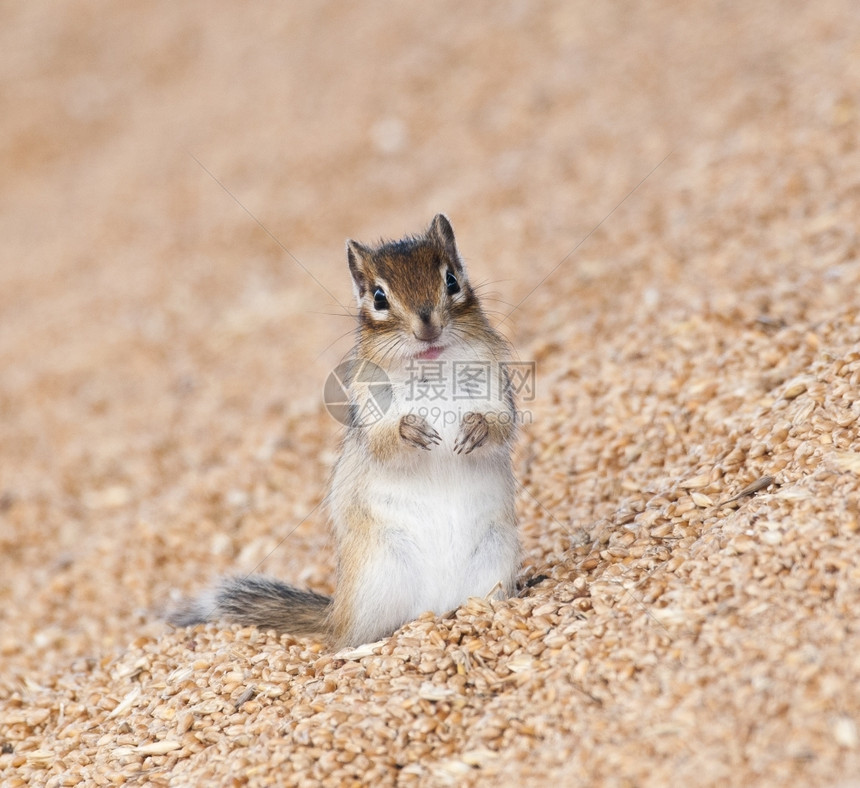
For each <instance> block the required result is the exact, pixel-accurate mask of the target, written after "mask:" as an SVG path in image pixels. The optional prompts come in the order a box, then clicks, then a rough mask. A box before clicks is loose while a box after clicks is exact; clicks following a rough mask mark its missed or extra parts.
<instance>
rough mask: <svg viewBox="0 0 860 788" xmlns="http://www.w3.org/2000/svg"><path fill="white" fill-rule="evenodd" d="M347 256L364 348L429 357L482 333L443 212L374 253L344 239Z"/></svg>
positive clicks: (390, 354)
mask: <svg viewBox="0 0 860 788" xmlns="http://www.w3.org/2000/svg"><path fill="white" fill-rule="evenodd" d="M346 253H347V260H348V262H349V271H350V274H352V283H353V287H354V290H355V297H356V300H357V302H358V319H359V326H360V332H361V336H362V338H363V340H364V344H365V350H371V349H372V350H375V354H379V355H384V356H386V357H390V358H392V359H395V358H400V359H409V358H417V359H421V360H432V359H435V358H438V357H439V355H440V354H441V353H442V352H444V351H445V350H446V349H448V348H451V347H454V346H456V345H458V344H462V343H463V342H464V341H468V340H469V339H470V338H474V336H475V335H476V334H477V333H478V332H480V331H481V330H483V331H486V330H487V324H486V320H485V318H484V316H483V313H482V312H481V308H480V305H479V304H478V299H477V297H476V296H475V293H474V292H473V290H472V288H471V286H470V285H469V281H468V279H467V277H466V270H465V268H464V267H463V263H462V261H461V260H460V255H459V253H458V252H457V244H456V241H455V240H454V231H453V229H451V223H450V222H449V221H448V219H447V218H446V217H445V216H443V215H442V214H441V213H440V214H438V215H437V216H436V217H435V218H434V219H433V221H432V222H431V223H430V227H429V229H428V230H427V232H426V233H424V234H423V235H419V236H415V237H410V238H405V239H403V240H402V241H393V242H387V243H383V244H381V245H380V246H378V247H375V248H370V247H367V246H363V245H362V244H359V243H356V242H355V241H347V244H346ZM368 342H370V343H372V348H371V347H367V344H368Z"/></svg>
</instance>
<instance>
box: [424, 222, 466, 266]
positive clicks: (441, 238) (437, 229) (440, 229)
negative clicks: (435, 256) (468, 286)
mask: <svg viewBox="0 0 860 788" xmlns="http://www.w3.org/2000/svg"><path fill="white" fill-rule="evenodd" d="M427 238H429V239H430V240H431V241H433V243H435V244H436V245H437V246H439V247H440V248H441V249H442V250H444V252H445V256H446V257H447V258H448V260H449V261H450V263H451V265H453V266H454V268H455V269H456V270H457V271H459V272H462V271H463V262H462V261H461V260H460V253H459V252H458V251H457V241H456V240H455V238H454V228H453V227H451V222H449V221H448V217H447V216H445V214H444V213H437V214H436V215H435V216H434V217H433V221H432V222H430V229H429V230H427Z"/></svg>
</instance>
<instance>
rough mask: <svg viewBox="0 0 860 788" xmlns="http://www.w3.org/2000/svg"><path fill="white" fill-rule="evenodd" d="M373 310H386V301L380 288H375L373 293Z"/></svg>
mask: <svg viewBox="0 0 860 788" xmlns="http://www.w3.org/2000/svg"><path fill="white" fill-rule="evenodd" d="M373 308H374V309H379V310H380V311H381V310H383V309H388V299H387V298H386V297H385V291H384V290H383V289H382V288H381V287H377V288H376V290H374V291H373Z"/></svg>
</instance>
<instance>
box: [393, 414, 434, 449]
mask: <svg viewBox="0 0 860 788" xmlns="http://www.w3.org/2000/svg"><path fill="white" fill-rule="evenodd" d="M400 438H401V440H403V441H404V442H405V443H408V444H409V445H410V446H414V447H415V448H416V449H426V450H427V451H430V449H431V448H432V447H433V446H436V445H437V444H439V443H441V442H442V438H441V437H440V435H439V433H438V432H436V430H434V429H433V428H432V427H431V426H430V425H429V424H428V423H427V420H426V419H423V418H421V416H418V415H417V414H415V413H407V414H406V415H405V416H403V417H402V418H401V419H400Z"/></svg>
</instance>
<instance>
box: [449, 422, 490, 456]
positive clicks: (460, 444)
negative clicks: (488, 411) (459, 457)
mask: <svg viewBox="0 0 860 788" xmlns="http://www.w3.org/2000/svg"><path fill="white" fill-rule="evenodd" d="M489 434H490V425H489V424H487V419H486V418H485V417H484V415H483V414H482V413H467V414H466V415H465V416H463V420H462V421H461V422H460V432H459V433H458V435H457V440H456V441H455V442H454V454H470V453H471V452H473V451H474V450H475V449H477V448H478V447H479V446H481V445H482V444H483V443H484V441H486V440H487V437H488V436H489Z"/></svg>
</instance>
